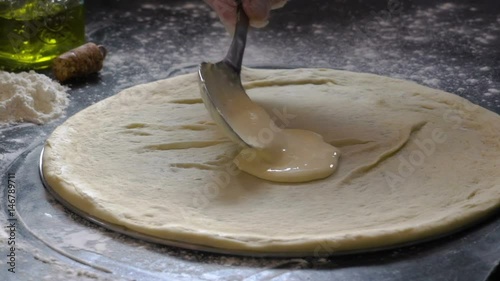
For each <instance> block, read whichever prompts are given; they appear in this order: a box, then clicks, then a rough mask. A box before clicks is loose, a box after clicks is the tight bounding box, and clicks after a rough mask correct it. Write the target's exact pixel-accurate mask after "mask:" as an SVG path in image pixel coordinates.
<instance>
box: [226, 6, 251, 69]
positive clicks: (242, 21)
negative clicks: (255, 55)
mask: <svg viewBox="0 0 500 281" xmlns="http://www.w3.org/2000/svg"><path fill="white" fill-rule="evenodd" d="M235 1H236V4H237V7H236V29H235V31H234V35H233V41H232V42H231V46H230V47H229V50H228V51H227V54H226V57H225V58H224V59H223V62H224V63H226V64H228V65H230V66H231V67H232V68H233V69H234V70H235V71H236V72H237V73H238V74H240V72H241V63H242V61H243V53H244V52H245V45H246V42H247V32H248V24H249V19H248V16H247V14H246V13H245V11H244V10H243V2H242V0H235Z"/></svg>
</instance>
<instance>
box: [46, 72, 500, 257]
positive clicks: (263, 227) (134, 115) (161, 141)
mask: <svg viewBox="0 0 500 281" xmlns="http://www.w3.org/2000/svg"><path fill="white" fill-rule="evenodd" d="M242 81H243V85H244V87H245V88H246V90H247V93H248V94H249V96H250V97H251V98H252V100H254V101H255V102H257V103H258V104H260V105H262V106H263V107H264V108H265V109H266V110H267V111H268V112H269V114H270V115H271V116H274V117H273V118H275V120H276V123H277V124H278V125H279V126H286V127H287V128H296V129H306V130H310V131H313V132H316V133H318V134H320V135H322V136H323V138H324V140H325V141H326V142H328V143H330V144H332V145H333V146H335V147H338V148H339V149H340V151H341V159H340V161H339V166H338V169H337V171H336V172H335V173H334V174H333V175H332V176H330V177H328V178H325V179H322V180H317V181H313V182H306V183H296V184H290V183H274V182H269V181H265V180H262V179H259V178H256V177H254V176H251V175H249V174H246V173H244V172H241V171H240V170H238V169H237V168H236V166H235V165H234V164H233V159H234V157H235V156H236V155H237V154H238V152H239V151H240V150H241V148H240V147H238V145H237V144H234V143H233V142H231V141H229V139H227V138H226V137H225V136H224V134H223V133H222V132H221V131H220V129H219V128H218V127H217V126H216V125H215V124H214V123H213V122H212V121H211V119H210V117H209V114H208V112H207V111H206V109H205V107H204V105H203V102H202V100H201V98H200V93H199V88H198V84H197V76H196V74H186V75H182V76H177V77H174V78H169V79H166V80H161V81H157V82H153V83H149V84H144V85H138V86H135V87H132V88H129V89H126V90H124V91H122V92H121V93H119V94H117V95H115V96H112V97H110V98H108V99H105V100H103V101H101V102H99V103H96V104H95V105H92V106H90V107H88V108H86V109H84V110H82V111H81V112H79V113H78V114H76V115H74V116H72V117H71V118H69V119H68V120H67V121H66V122H65V123H64V124H62V125H61V126H59V127H58V128H57V129H56V130H55V131H54V132H53V133H52V135H51V136H50V137H49V139H48V140H47V142H46V144H45V148H44V155H43V174H44V177H45V180H46V182H47V183H48V184H49V185H50V186H51V187H52V189H53V190H54V191H55V192H56V193H57V194H59V195H60V196H62V197H63V198H64V199H65V200H66V201H67V202H69V203H70V204H72V205H73V206H75V207H76V208H78V209H80V210H82V211H84V212H86V213H88V214H90V215H92V216H95V217H97V218H99V219H101V220H103V221H106V222H110V223H113V224H118V225H122V226H125V227H127V228H129V229H131V230H133V231H137V232H140V233H143V234H147V235H149V236H154V237H160V238H163V239H167V240H174V241H180V242H187V243H193V244H197V245H202V246H209V247H215V248H219V249H222V250H228V251H249V252H255V253H269V252H286V253H306V254H307V253H309V254H311V255H313V254H331V253H336V252H342V251H349V250H360V249H368V248H378V247H386V246H392V245H397V244H400V243H407V242H411V241H414V240H419V239H425V238H429V237H432V236H435V235H440V234H444V233H447V232H450V231H453V230H455V229H458V228H461V227H464V226H466V225H468V224H470V223H472V222H474V221H476V220H478V219H479V218H481V217H484V216H486V215H487V214H490V213H492V212H493V211H494V210H495V209H496V208H497V207H498V206H499V205H500V116H499V115H497V114H495V113H493V112H491V111H488V110H486V109H484V108H481V107H479V106H476V105H474V104H472V103H470V102H468V101H467V100H465V99H463V98H460V97H458V96H456V95H453V94H449V93H446V92H443V91H440V90H436V89H431V88H428V87H424V86H420V85H418V84H416V83H413V82H409V81H403V80H398V79H392V78H388V77H382V76H377V75H372V74H363V73H353V72H347V71H336V70H329V69H294V70H256V69H243V71H242ZM311 149H314V148H311Z"/></svg>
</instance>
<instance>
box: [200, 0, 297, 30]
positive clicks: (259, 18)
mask: <svg viewBox="0 0 500 281" xmlns="http://www.w3.org/2000/svg"><path fill="white" fill-rule="evenodd" d="M204 1H205V2H206V3H207V4H208V5H209V6H210V7H212V9H213V10H214V11H215V12H216V13H217V15H218V16H219V19H220V20H221V22H222V23H223V24H224V26H225V27H226V29H227V30H228V31H229V32H230V33H233V32H234V27H235V24H236V1H234V0H204ZM286 1H287V0H243V10H245V13H246V14H247V15H248V18H249V19H250V25H251V26H253V27H263V26H265V25H266V24H267V23H268V20H269V12H270V11H271V10H272V9H277V8H281V7H283V6H284V5H285V3H286Z"/></svg>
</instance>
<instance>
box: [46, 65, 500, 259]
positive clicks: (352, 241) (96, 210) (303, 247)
mask: <svg viewBox="0 0 500 281" xmlns="http://www.w3.org/2000/svg"><path fill="white" fill-rule="evenodd" d="M258 71H259V72H261V73H262V74H268V76H272V75H273V73H276V72H279V71H290V70H258ZM319 71H330V72H331V73H332V74H333V75H335V74H341V76H344V75H354V76H355V77H356V78H360V79H368V78H369V79H382V80H384V81H386V82H387V83H411V84H413V86H414V87H417V88H418V87H421V88H425V89H429V88H428V87H424V86H421V85H418V84H416V83H413V82H410V81H406V80H400V79H394V78H389V77H384V76H378V75H373V74H367V73H355V72H348V71H338V70H330V69H319ZM262 74H260V77H258V76H259V75H256V74H255V70H252V69H244V70H243V72H242V76H243V78H242V80H243V81H245V80H247V81H248V80H258V79H263V78H267V77H268V76H265V75H262ZM254 75H256V76H257V78H258V79H257V78H253V76H254ZM186 77H189V79H187V78H186ZM292 78H293V77H292ZM179 82H181V83H186V82H189V83H191V82H193V83H195V82H196V76H195V74H185V75H181V76H177V77H173V78H169V79H166V80H160V81H156V82H151V83H148V84H144V85H137V86H134V87H131V88H128V89H125V90H123V91H122V92H120V93H118V94H117V95H115V96H113V97H110V98H107V99H105V100H103V101H101V102H99V103H97V104H95V105H93V106H91V107H88V108H86V109H84V110H82V111H81V113H84V112H87V111H89V112H91V111H92V110H93V109H92V108H93V107H102V106H105V105H106V104H107V103H109V102H110V101H112V100H115V99H120V97H124V96H127V95H130V94H134V95H140V94H141V93H146V92H153V94H154V92H155V91H156V89H158V84H161V85H162V88H168V87H172V86H173V87H178V86H179ZM257 84H258V82H257ZM253 86H258V85H253ZM169 94H171V95H172V98H176V96H175V93H169ZM435 94H436V95H440V96H442V97H443V99H452V100H456V99H457V98H459V99H461V100H460V102H461V104H465V106H471V107H473V106H476V105H474V104H472V103H470V102H469V101H466V100H465V99H462V98H460V97H458V96H456V95H454V94H451V93H447V92H444V91H440V90H435ZM138 100H140V98H138ZM478 114H479V115H481V118H484V119H485V120H492V119H497V118H498V115H497V114H496V113H493V112H491V111H488V110H486V109H482V110H481V112H480V113H478ZM75 116H78V114H77V115H75ZM75 116H72V117H71V118H69V119H68V120H67V121H66V122H67V123H65V124H70V123H71V120H72V119H73V118H75ZM65 124H63V125H62V126H59V127H58V128H57V129H56V130H55V131H54V132H53V134H52V135H51V137H50V138H49V139H48V140H47V142H46V144H45V146H44V155H43V167H42V172H43V176H44V179H45V181H46V183H47V184H48V185H49V186H50V188H51V189H53V190H54V191H55V192H56V193H57V194H59V195H60V196H61V197H62V198H64V200H66V201H67V202H68V203H69V204H71V205H72V206H73V207H74V208H76V209H78V210H82V211H84V212H85V213H87V214H89V215H90V216H92V217H95V218H97V219H98V220H100V221H103V222H109V223H112V224H116V225H121V226H124V227H126V228H128V229H130V230H132V231H137V232H139V233H141V234H145V235H147V236H153V237H157V238H160V239H165V240H170V241H177V242H182V243H189V244H194V245H201V246H206V247H209V248H210V247H213V248H217V249H222V250H228V251H236V253H238V251H242V252H244V253H256V254H259V253H292V254H293V253H297V254H300V255H311V256H312V255H328V254H334V253H341V252H345V251H357V250H366V249H372V248H375V249H380V248H385V247H392V246H397V245H400V244H406V243H410V242H413V241H418V240H427V239H430V238H433V237H436V236H442V235H443V234H446V233H450V231H457V230H459V229H463V228H464V227H467V226H469V225H471V224H472V223H475V222H477V221H478V220H480V219H483V218H485V217H486V216H488V215H491V214H492V213H494V212H495V211H496V209H497V208H498V207H500V198H495V197H494V196H493V198H489V200H484V201H482V202H478V204H475V205H474V206H472V207H471V208H469V209H468V210H467V211H466V212H463V213H462V212H457V213H456V214H455V215H454V216H447V217H444V218H443V217H436V218H432V219H429V220H428V221H426V222H425V223H424V224H422V225H419V226H414V227H405V228H401V227H394V228H393V229H387V228H386V229H384V230H370V231H366V230H362V231H350V233H348V234H347V235H346V234H345V233H335V234H332V235H331V236H329V237H324V238H319V239H307V240H303V239H295V240H273V239H268V238H265V237H252V236H248V237H240V239H238V238H235V237H225V236H217V235H211V234H207V233H204V232H200V231H197V230H193V229H182V228H160V227H146V226H144V225H138V224H136V223H134V222H132V221H127V220H123V218H120V217H119V216H117V214H113V213H110V212H109V211H108V210H106V209H105V208H104V207H103V206H101V205H99V204H98V203H97V202H95V201H93V200H92V199H91V198H87V196H86V195H85V194H82V193H80V192H79V191H78V188H77V187H76V186H75V183H74V182H69V181H67V180H66V179H65V178H64V175H61V173H59V171H58V170H59V169H60V168H61V167H58V166H57V165H53V163H57V162H58V158H60V157H61V155H57V154H55V152H54V150H53V149H52V147H55V146H57V144H58V142H64V141H65V140H66V139H67V138H68V137H67V136H68V135H70V134H71V130H72V128H71V126H65ZM492 189H496V190H498V189H500V186H495V187H493V188H492ZM166 244H168V243H166Z"/></svg>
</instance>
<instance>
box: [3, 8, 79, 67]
mask: <svg viewBox="0 0 500 281" xmlns="http://www.w3.org/2000/svg"><path fill="white" fill-rule="evenodd" d="M84 26H85V10H84V5H83V0H0V70H2V69H3V70H14V71H19V70H28V69H43V68H47V67H49V66H50V63H51V62H52V59H54V58H55V57H57V56H59V55H60V54H62V53H64V52H66V51H68V50H71V49H73V48H75V47H77V46H80V45H82V44H83V43H84V41H85V29H84V28H85V27H84Z"/></svg>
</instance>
